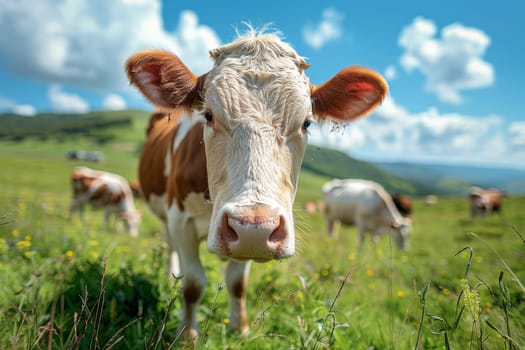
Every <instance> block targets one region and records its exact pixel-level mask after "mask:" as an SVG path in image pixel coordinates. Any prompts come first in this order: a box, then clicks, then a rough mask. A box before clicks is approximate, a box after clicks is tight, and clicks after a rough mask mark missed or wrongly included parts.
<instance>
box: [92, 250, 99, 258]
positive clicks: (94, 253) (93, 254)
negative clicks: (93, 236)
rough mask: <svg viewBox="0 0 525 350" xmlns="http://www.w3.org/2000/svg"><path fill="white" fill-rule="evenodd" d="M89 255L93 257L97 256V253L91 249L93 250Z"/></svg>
mask: <svg viewBox="0 0 525 350" xmlns="http://www.w3.org/2000/svg"><path fill="white" fill-rule="evenodd" d="M90 255H91V257H92V258H93V259H96V258H98V253H97V252H94V251H93V252H91V254H90Z"/></svg>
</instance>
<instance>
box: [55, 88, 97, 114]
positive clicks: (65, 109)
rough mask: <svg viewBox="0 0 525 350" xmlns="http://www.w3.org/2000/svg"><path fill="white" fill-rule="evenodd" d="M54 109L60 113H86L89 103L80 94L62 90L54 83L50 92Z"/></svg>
mask: <svg viewBox="0 0 525 350" xmlns="http://www.w3.org/2000/svg"><path fill="white" fill-rule="evenodd" d="M48 97H49V101H50V102H51V106H52V108H53V111H55V112H58V113H86V112H88V111H89V105H88V103H87V102H86V101H85V100H84V99H82V98H81V97H80V96H78V95H76V94H72V93H67V92H64V91H62V89H61V87H60V86H58V85H52V86H51V88H50V89H49V92H48Z"/></svg>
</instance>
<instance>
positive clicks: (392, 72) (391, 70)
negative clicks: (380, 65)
mask: <svg viewBox="0 0 525 350" xmlns="http://www.w3.org/2000/svg"><path fill="white" fill-rule="evenodd" d="M385 78H387V79H388V80H394V79H395V78H397V69H396V67H394V66H388V67H386V69H385Z"/></svg>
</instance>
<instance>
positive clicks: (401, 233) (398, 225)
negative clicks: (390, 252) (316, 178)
mask: <svg viewBox="0 0 525 350" xmlns="http://www.w3.org/2000/svg"><path fill="white" fill-rule="evenodd" d="M323 194H324V203H325V215H326V223H327V226H328V235H329V236H332V235H333V229H334V223H335V222H336V221H339V222H341V224H344V225H356V226H357V227H358V230H359V246H362V245H363V241H364V236H365V233H366V232H368V231H370V232H371V234H372V239H373V240H374V241H377V240H378V239H379V237H380V236H382V235H383V234H384V233H386V232H391V234H392V237H393V238H394V241H395V243H396V244H397V246H398V247H399V248H400V249H403V250H404V249H407V247H408V239H409V236H410V231H411V220H410V219H409V218H404V217H403V216H401V214H400V213H399V211H398V210H397V209H396V206H395V205H394V202H393V201H392V198H391V197H390V195H389V194H388V193H387V192H386V191H385V190H384V189H383V187H382V186H381V185H379V184H378V183H375V182H373V181H368V180H361V179H346V180H339V179H335V180H332V181H329V182H327V183H326V184H325V185H324V186H323Z"/></svg>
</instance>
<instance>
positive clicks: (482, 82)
mask: <svg viewBox="0 0 525 350" xmlns="http://www.w3.org/2000/svg"><path fill="white" fill-rule="evenodd" d="M436 34H437V28H436V26H435V24H434V23H433V22H432V21H430V20H428V19H425V18H422V17H417V18H415V19H414V21H413V22H412V23H411V24H410V25H408V26H407V27H405V28H404V29H403V31H402V32H401V34H400V36H399V45H400V46H401V47H402V48H403V49H404V50H405V51H404V53H403V54H402V55H401V58H400V63H401V66H402V67H403V68H404V69H405V70H406V71H407V72H412V71H413V70H418V71H420V72H421V73H423V74H424V75H425V76H426V78H427V82H426V88H427V89H428V90H429V91H432V92H433V93H435V94H436V95H437V96H438V98H439V99H440V100H441V101H443V102H447V103H454V104H458V103H461V102H462V96H461V95H460V91H461V90H466V89H476V88H482V87H486V86H490V85H492V84H493V83H494V68H493V67H492V65H491V64H490V63H488V62H486V61H484V60H483V58H482V57H483V55H484V54H485V51H486V49H487V47H488V46H489V45H490V38H489V37H488V36H487V35H486V34H485V33H484V32H483V31H481V30H479V29H477V28H471V27H465V26H463V25H461V24H459V23H455V24H451V25H448V26H446V27H444V28H443V29H442V30H441V38H436V37H435V36H436Z"/></svg>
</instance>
